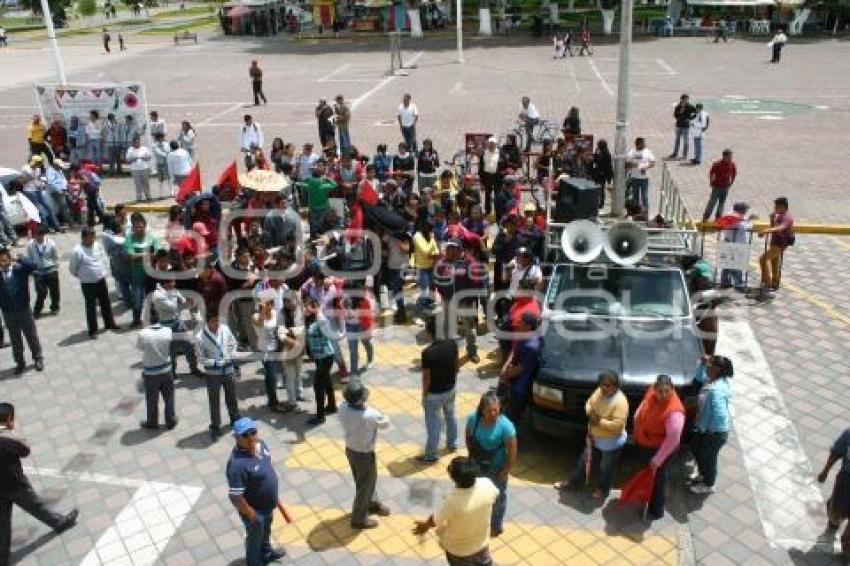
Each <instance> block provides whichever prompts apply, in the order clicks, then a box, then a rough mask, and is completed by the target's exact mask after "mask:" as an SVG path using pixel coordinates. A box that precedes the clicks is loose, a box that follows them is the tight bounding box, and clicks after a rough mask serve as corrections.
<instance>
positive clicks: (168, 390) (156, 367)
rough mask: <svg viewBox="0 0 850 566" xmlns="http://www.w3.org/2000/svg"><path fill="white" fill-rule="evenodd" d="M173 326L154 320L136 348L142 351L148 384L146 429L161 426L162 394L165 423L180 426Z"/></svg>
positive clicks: (141, 335)
mask: <svg viewBox="0 0 850 566" xmlns="http://www.w3.org/2000/svg"><path fill="white" fill-rule="evenodd" d="M171 339H172V334H171V329H170V328H168V327H165V326H162V325H161V324H159V323H158V322H157V323H154V324H152V325H151V326H149V327H148V328H145V329H144V330H142V331H141V332H139V336H138V338H137V339H136V348H138V349H139V350H141V351H142V382H143V383H144V386H145V406H146V409H147V416H146V417H147V418H145V420H143V421H142V422H141V423H139V425H140V426H141V427H142V428H149V429H157V428H159V396H160V395H162V401H163V402H164V403H165V426H166V427H167V428H168V429H169V430H171V429H173V428H174V427H175V426H177V415H176V414H175V411H174V373H173V372H172V370H171V367H172V366H171V364H172V361H171Z"/></svg>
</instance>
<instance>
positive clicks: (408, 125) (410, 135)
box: [396, 94, 419, 154]
mask: <svg viewBox="0 0 850 566" xmlns="http://www.w3.org/2000/svg"><path fill="white" fill-rule="evenodd" d="M410 100H411V98H410V95H409V94H405V95H404V97H403V98H402V99H401V104H399V105H398V111H397V112H396V117H397V118H398V125H399V126H400V127H401V135H402V136H403V137H404V143H406V144H407V148H408V149H409V150H411V151H412V152H413V153H414V154H416V153H419V148H418V147H417V146H416V124H417V123H418V122H419V109H418V108H417V107H416V105H415V104H413V102H411V101H410Z"/></svg>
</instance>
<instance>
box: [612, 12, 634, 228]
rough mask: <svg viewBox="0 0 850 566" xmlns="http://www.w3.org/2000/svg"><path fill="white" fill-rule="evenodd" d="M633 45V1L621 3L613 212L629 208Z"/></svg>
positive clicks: (621, 213)
mask: <svg viewBox="0 0 850 566" xmlns="http://www.w3.org/2000/svg"><path fill="white" fill-rule="evenodd" d="M631 47H632V0H622V4H621V6H620V68H619V72H618V75H617V130H616V133H615V136H614V195H613V198H612V199H611V214H613V215H614V216H622V215H623V213H624V212H625V209H626V147H627V143H628V134H629V95H630V92H629V57H630V55H631Z"/></svg>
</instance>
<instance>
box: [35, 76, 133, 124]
mask: <svg viewBox="0 0 850 566" xmlns="http://www.w3.org/2000/svg"><path fill="white" fill-rule="evenodd" d="M35 91H36V100H37V101H38V106H39V108H40V110H41V115H42V118H43V120H44V122H45V123H46V124H50V123H51V122H52V121H53V120H54V119H56V118H60V119H62V120H63V122H64V123H65V124H66V125H67V124H68V122H69V121H70V120H71V118H72V117H74V116H76V117H77V118H78V119H79V120H80V124H82V125H85V124H86V123H88V121H89V113H90V112H91V111H92V110H97V112H98V114H100V117H101V119H103V120H105V119H106V116H107V114H110V113H111V114H115V118H116V119H117V120H118V123H119V124H123V123H124V117H125V116H132V117H133V121H134V122H135V124H136V126H137V127H139V128H140V129H141V131H142V132H143V133H144V134H147V133H148V132H147V127H146V126H147V122H148V118H147V100H146V98H145V87H144V85H142V84H141V83H104V84H67V85H57V84H39V85H36V86H35Z"/></svg>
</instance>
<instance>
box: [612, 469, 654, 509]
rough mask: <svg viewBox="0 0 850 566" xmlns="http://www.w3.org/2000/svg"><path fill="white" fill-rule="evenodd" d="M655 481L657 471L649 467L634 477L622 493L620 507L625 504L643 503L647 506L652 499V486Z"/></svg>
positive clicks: (624, 486) (626, 484)
mask: <svg viewBox="0 0 850 566" xmlns="http://www.w3.org/2000/svg"><path fill="white" fill-rule="evenodd" d="M654 481H655V470H653V469H652V467H651V466H647V467H645V468H643V469H642V470H640V471H639V472H638V473H636V474H635V475H633V476H632V477H631V478H630V479H629V481H627V482H626V483H625V485H623V490H622V491H621V492H620V505H623V504H624V503H642V504H644V505H646V504H647V503H649V500H650V499H651V498H652V484H653V483H654Z"/></svg>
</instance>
